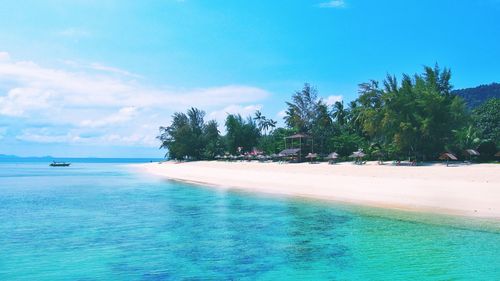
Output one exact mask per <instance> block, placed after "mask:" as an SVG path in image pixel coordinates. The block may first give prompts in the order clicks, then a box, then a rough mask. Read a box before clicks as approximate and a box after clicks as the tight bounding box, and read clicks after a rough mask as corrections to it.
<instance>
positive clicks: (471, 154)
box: [465, 149, 480, 156]
mask: <svg viewBox="0 0 500 281" xmlns="http://www.w3.org/2000/svg"><path fill="white" fill-rule="evenodd" d="M465 152H466V153H467V154H469V156H479V155H480V154H479V152H478V151H477V150H474V149H466V150H465Z"/></svg>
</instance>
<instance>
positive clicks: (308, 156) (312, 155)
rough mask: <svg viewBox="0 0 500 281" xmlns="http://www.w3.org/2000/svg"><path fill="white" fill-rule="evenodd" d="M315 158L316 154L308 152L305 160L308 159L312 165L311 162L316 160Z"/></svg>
mask: <svg viewBox="0 0 500 281" xmlns="http://www.w3.org/2000/svg"><path fill="white" fill-rule="evenodd" d="M317 157H318V154H316V153H310V152H309V153H308V154H307V156H306V158H308V159H309V160H310V161H311V163H312V161H313V160H314V159H316V158H317Z"/></svg>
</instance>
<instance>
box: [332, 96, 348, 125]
mask: <svg viewBox="0 0 500 281" xmlns="http://www.w3.org/2000/svg"><path fill="white" fill-rule="evenodd" d="M332 116H333V118H334V119H335V120H336V121H337V123H338V124H339V125H340V126H344V125H345V123H346V121H347V120H346V119H347V110H346V109H345V108H344V101H336V102H335V103H334V104H333V112H332Z"/></svg>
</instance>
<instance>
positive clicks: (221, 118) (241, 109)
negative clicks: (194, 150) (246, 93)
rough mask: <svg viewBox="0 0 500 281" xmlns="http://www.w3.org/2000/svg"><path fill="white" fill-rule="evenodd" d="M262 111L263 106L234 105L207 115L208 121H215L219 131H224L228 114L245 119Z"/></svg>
mask: <svg viewBox="0 0 500 281" xmlns="http://www.w3.org/2000/svg"><path fill="white" fill-rule="evenodd" d="M257 110H262V105H261V104H252V105H246V106H243V105H237V104H232V105H229V106H226V107H224V108H222V109H220V110H214V111H211V112H210V113H208V114H207V116H206V119H207V120H215V121H217V123H218V124H219V130H223V129H224V128H223V125H224V122H225V120H226V117H227V115H228V114H240V115H241V116H242V117H243V118H246V117H248V116H253V114H254V113H255V111H257Z"/></svg>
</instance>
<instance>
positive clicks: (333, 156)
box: [326, 152, 339, 164]
mask: <svg viewBox="0 0 500 281" xmlns="http://www.w3.org/2000/svg"><path fill="white" fill-rule="evenodd" d="M338 158H339V154H338V153H337V152H332V153H330V154H328V156H327V157H326V159H328V164H335V162H336V161H337V159H338Z"/></svg>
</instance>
